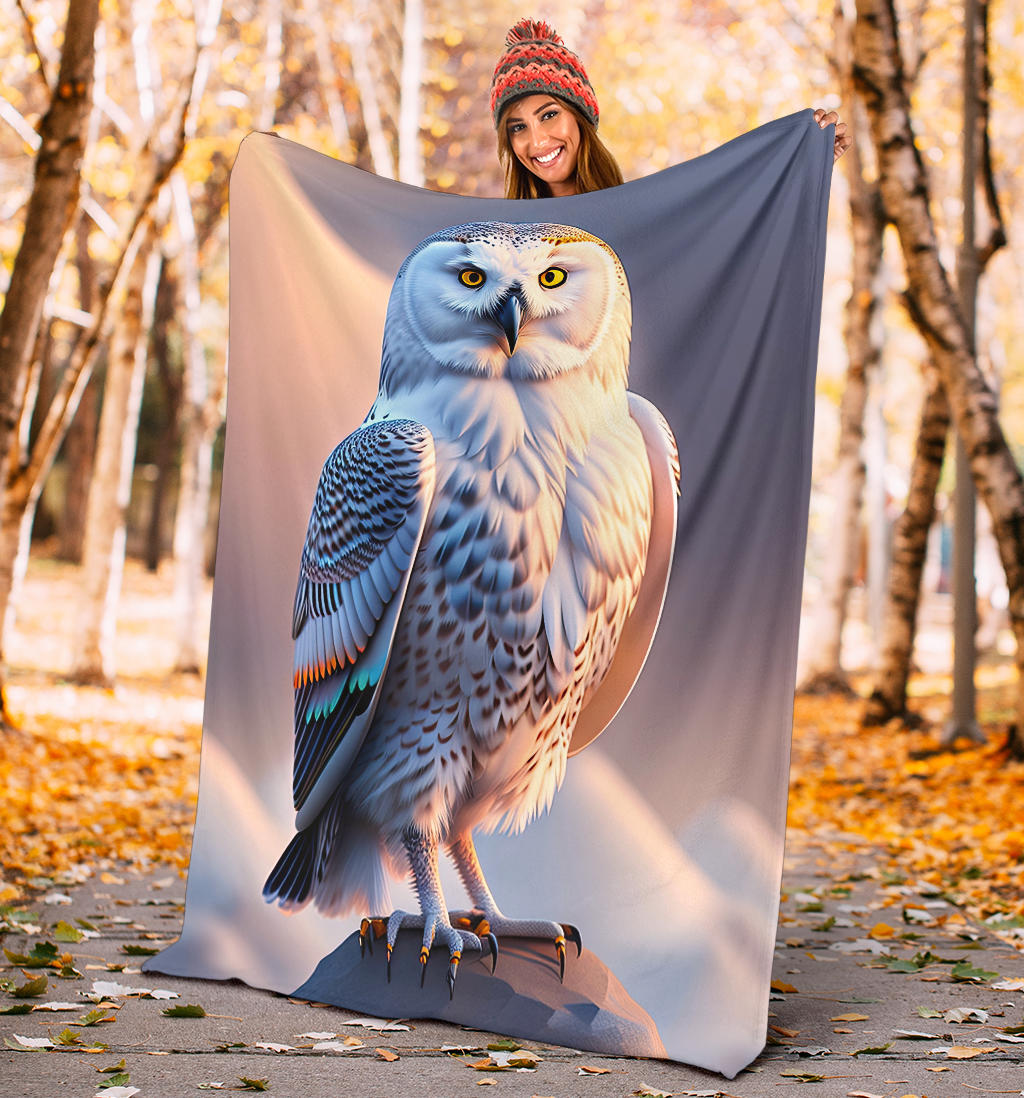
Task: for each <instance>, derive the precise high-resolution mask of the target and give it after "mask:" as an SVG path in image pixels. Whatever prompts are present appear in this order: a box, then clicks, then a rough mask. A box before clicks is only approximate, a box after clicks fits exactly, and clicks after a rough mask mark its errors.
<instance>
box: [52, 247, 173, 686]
mask: <svg viewBox="0 0 1024 1098" xmlns="http://www.w3.org/2000/svg"><path fill="white" fill-rule="evenodd" d="M155 235H156V234H155V231H154V230H153V229H152V228H151V229H150V231H149V233H148V234H147V237H146V239H145V241H144V242H143V245H142V246H141V247H140V248H139V250H138V252H137V253H136V256H135V260H134V262H133V264H132V267H131V270H130V271H129V273H128V278H127V283H126V286H125V298H124V304H123V306H122V308H121V310H120V317H119V319H118V323H117V326H116V327H115V329H114V332H113V335H112V338H111V341H110V351H109V354H108V356H107V376H106V382H105V384H104V386H103V411H102V413H101V415H100V425H99V438H98V440H97V446H96V464H95V468H94V470H93V476H92V480H91V483H90V485H89V499H88V505H87V507H86V524H85V540H84V546H83V553H82V582H81V587H80V601H79V607H78V626H77V629H76V631H75V649H74V654H73V656H72V670H71V678H72V679H73V681H75V682H78V683H88V684H92V685H102V686H109V685H111V684H112V683H113V681H114V672H115V666H114V637H115V629H116V621H117V605H118V600H119V598H120V595H121V579H122V575H123V572H124V548H125V518H126V513H127V510H128V501H129V499H130V497H131V487H132V470H133V469H134V466H135V444H136V439H137V437H138V427H139V410H140V408H141V407H142V385H143V381H144V379H145V376H146V350H147V346H148V342H149V340H148V334H149V329H150V327H151V324H152V319H153V302H154V298H155V295H156V277H157V274H158V272H159V254H158V252H157V251H156V249H155V248H154V247H153V243H154V237H155Z"/></svg>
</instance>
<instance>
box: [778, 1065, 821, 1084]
mask: <svg viewBox="0 0 1024 1098" xmlns="http://www.w3.org/2000/svg"><path fill="white" fill-rule="evenodd" d="M779 1074H780V1075H784V1076H785V1077H786V1078H787V1079H796V1080H797V1081H798V1082H800V1083H821V1082H824V1080H825V1076H824V1075H815V1074H814V1073H813V1072H810V1071H801V1070H800V1069H799V1068H783V1069H782V1071H780V1072H779Z"/></svg>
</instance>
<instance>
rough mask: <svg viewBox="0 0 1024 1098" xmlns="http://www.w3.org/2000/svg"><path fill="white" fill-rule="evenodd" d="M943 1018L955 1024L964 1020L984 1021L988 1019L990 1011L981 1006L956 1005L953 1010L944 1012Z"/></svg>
mask: <svg viewBox="0 0 1024 1098" xmlns="http://www.w3.org/2000/svg"><path fill="white" fill-rule="evenodd" d="M942 1020H943V1021H944V1022H953V1023H954V1024H960V1023H962V1022H981V1023H984V1022H987V1021H988V1011H987V1010H982V1009H981V1008H980V1007H954V1008H953V1009H952V1010H947V1011H945V1012H944V1013H943V1015H942Z"/></svg>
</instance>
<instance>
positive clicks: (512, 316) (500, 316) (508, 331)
mask: <svg viewBox="0 0 1024 1098" xmlns="http://www.w3.org/2000/svg"><path fill="white" fill-rule="evenodd" d="M525 310H526V301H525V300H524V299H523V291H522V288H521V287H519V286H516V287H514V288H513V289H511V290H510V291H509V292H508V293H507V294H506V295H505V297H504V298H502V300H501V301H500V302H499V304H498V306H497V308H496V309H495V310H494V312H493V313H492V314H491V316H492V317H493V319H494V320H495V321H496V322H497V324H498V326H499V327H500V328H501V330H502V331H503V332H504V333H505V337H506V338H507V339H508V353H509V357H511V356H512V355H514V354H515V350H516V343H517V341H518V340H519V326H520V324H521V323H522V320H523V313H524V312H525Z"/></svg>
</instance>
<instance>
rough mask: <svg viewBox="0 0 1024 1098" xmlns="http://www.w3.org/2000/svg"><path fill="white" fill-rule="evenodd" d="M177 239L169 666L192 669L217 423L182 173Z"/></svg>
mask: <svg viewBox="0 0 1024 1098" xmlns="http://www.w3.org/2000/svg"><path fill="white" fill-rule="evenodd" d="M173 187H174V195H175V216H176V219H177V223H178V232H179V236H180V238H181V252H180V254H179V257H178V258H179V285H180V287H181V298H182V301H181V305H182V308H181V315H182V321H183V322H182V329H181V331H182V341H183V351H184V354H183V374H182V392H183V398H184V399H183V409H182V436H181V437H182V446H181V476H180V480H179V484H178V507H177V512H176V515H175V523H174V604H175V613H176V619H177V627H176V634H177V655H176V657H175V664H174V667H175V670H176V671H181V672H185V673H188V674H198V672H199V670H200V667H201V661H202V656H203V652H202V650H201V648H200V639H199V638H200V635H201V633H202V630H201V629H200V628H199V619H200V613H199V602H200V597H201V595H202V589H203V582H204V579H205V577H206V530H207V525H208V521H209V515H210V489H211V484H212V478H213V443H214V439H215V438H216V435H217V430H218V428H219V426H220V414H219V409H220V399H221V388H222V384H215V385H211V379H210V373H209V368H208V366H207V362H206V353H205V350H204V348H203V343H202V339H201V337H200V333H199V327H198V320H199V254H198V247H197V241H196V234H195V224H194V222H193V220H192V208H191V205H190V203H189V198H188V191H187V188H186V186H185V180H184V177H183V176H180V175H179V176H176V177H175V179H174V181H173Z"/></svg>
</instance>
